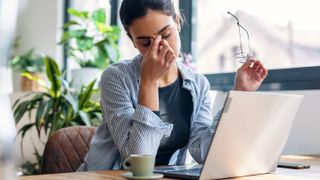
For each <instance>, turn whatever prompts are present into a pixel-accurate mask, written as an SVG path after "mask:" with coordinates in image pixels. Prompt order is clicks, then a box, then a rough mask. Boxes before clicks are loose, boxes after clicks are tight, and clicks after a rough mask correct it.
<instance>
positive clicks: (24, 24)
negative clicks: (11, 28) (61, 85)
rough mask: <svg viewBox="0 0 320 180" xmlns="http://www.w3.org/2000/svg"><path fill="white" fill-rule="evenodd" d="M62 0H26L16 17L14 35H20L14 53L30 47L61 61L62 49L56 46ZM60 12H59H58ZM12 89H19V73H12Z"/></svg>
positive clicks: (58, 36)
mask: <svg viewBox="0 0 320 180" xmlns="http://www.w3.org/2000/svg"><path fill="white" fill-rule="evenodd" d="M62 7H63V6H62V0H28V1H27V3H26V4H25V5H24V7H23V9H22V10H21V11H20V13H19V15H18V19H17V29H16V36H17V37H20V44H19V48H18V49H17V52H16V53H25V52H26V51H28V50H29V49H31V48H35V51H36V52H37V53H39V54H44V55H49V56H51V57H53V58H55V59H56V60H57V62H58V63H59V64H61V63H62V55H61V53H62V49H61V47H59V46H57V42H58V41H59V39H60V36H61V35H60V33H61V28H60V27H62V20H63V19H62V18H63V17H62V15H61V14H62ZM59 12H60V13H59ZM13 77H14V78H13V79H14V90H15V91H19V90H20V75H19V72H15V73H14V75H13Z"/></svg>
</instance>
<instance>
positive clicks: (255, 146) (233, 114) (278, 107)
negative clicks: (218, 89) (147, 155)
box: [155, 91, 303, 179]
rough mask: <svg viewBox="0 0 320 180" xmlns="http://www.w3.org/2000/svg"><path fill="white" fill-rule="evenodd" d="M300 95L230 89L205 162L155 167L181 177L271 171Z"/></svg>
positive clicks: (160, 171)
mask: <svg viewBox="0 0 320 180" xmlns="http://www.w3.org/2000/svg"><path fill="white" fill-rule="evenodd" d="M302 99H303V96H302V95H292V94H282V93H281V94H280V93H262V92H240V91H230V92H229V93H228V95H227V100H226V101H225V104H224V107H223V109H222V114H221V117H220V120H219V122H218V125H217V129H216V132H215V135H214V137H213V138H212V141H211V145H210V148H209V151H208V154H207V156H206V159H205V161H204V164H194V165H184V166H173V167H157V168H155V172H156V173H162V174H164V175H165V176H167V177H175V178H182V179H221V178H231V177H241V176H249V175H258V174H266V173H271V172H273V171H274V170H275V169H276V168H277V163H278V161H279V159H280V156H281V152H282V150H283V148H284V146H285V144H286V141H287V139H288V136H289V133H290V130H291V126H292V124H293V121H294V119H295V117H296V114H297V111H298V109H299V106H300V104H301V102H302Z"/></svg>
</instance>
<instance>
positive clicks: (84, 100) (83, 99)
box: [78, 80, 96, 109]
mask: <svg viewBox="0 0 320 180" xmlns="http://www.w3.org/2000/svg"><path fill="white" fill-rule="evenodd" d="M95 83H96V80H94V81H92V82H91V83H90V84H89V85H88V86H87V88H86V90H85V91H83V93H81V94H80V96H79V105H78V108H79V109H82V108H83V107H84V105H85V104H86V103H87V102H88V101H89V100H90V97H91V95H92V93H93V92H92V90H93V87H94V84H95Z"/></svg>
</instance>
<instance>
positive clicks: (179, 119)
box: [156, 75, 193, 165]
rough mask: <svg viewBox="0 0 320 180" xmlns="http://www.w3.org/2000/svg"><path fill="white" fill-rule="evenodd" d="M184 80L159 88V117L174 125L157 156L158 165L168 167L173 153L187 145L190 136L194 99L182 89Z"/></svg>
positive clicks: (179, 78)
mask: <svg viewBox="0 0 320 180" xmlns="http://www.w3.org/2000/svg"><path fill="white" fill-rule="evenodd" d="M182 83H183V79H182V77H181V75H179V77H178V79H177V80H176V81H175V82H174V83H173V84H171V85H169V86H166V87H163V88H159V105H160V107H159V109H160V111H159V116H160V119H161V120H162V121H164V122H168V123H171V124H173V129H172V131H171V135H170V136H169V137H163V138H162V139H161V142H160V146H159V149H158V152H157V156H156V165H168V164H169V160H170V158H171V156H172V155H173V153H174V152H175V151H176V150H178V149H180V148H183V147H184V146H186V145H187V143H188V140H189V134H190V123H191V122H190V119H191V114H192V110H193V103H192V97H191V94H190V92H189V91H188V90H187V89H184V88H182Z"/></svg>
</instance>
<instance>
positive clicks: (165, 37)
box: [161, 34, 171, 39]
mask: <svg viewBox="0 0 320 180" xmlns="http://www.w3.org/2000/svg"><path fill="white" fill-rule="evenodd" d="M170 35H171V34H168V35H162V36H161V37H162V39H167V38H169V37H170Z"/></svg>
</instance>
